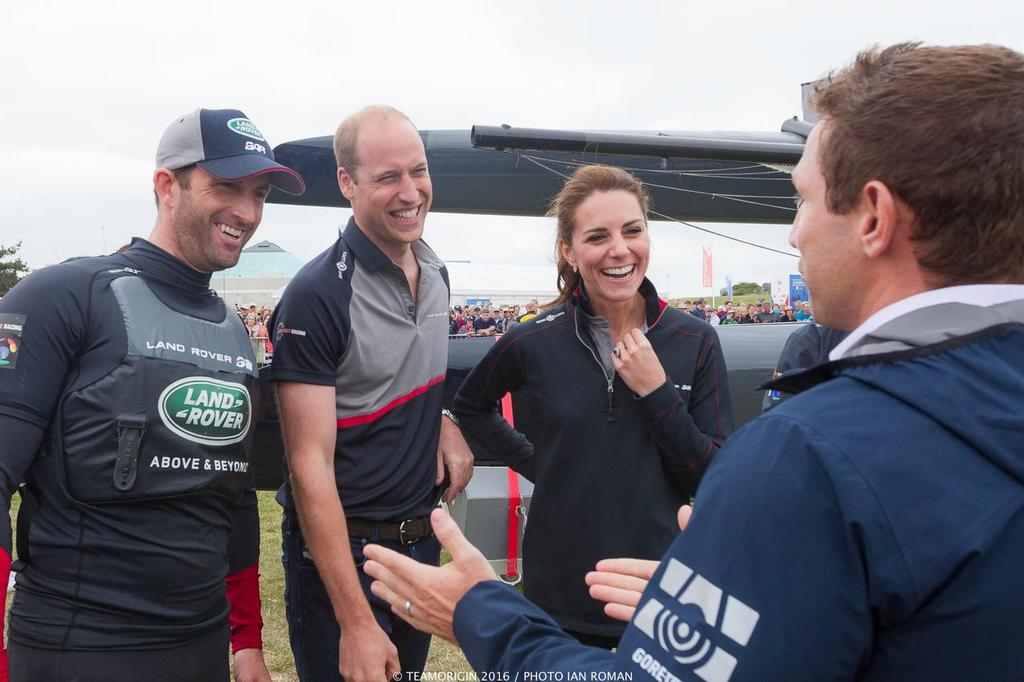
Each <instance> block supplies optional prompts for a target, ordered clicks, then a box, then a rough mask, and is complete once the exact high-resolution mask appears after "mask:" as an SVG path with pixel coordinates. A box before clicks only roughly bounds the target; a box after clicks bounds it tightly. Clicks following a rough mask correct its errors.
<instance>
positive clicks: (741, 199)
mask: <svg viewBox="0 0 1024 682" xmlns="http://www.w3.org/2000/svg"><path fill="white" fill-rule="evenodd" d="M520 156H521V157H522V158H524V159H526V160H527V161H532V162H533V163H535V164H537V165H538V166H541V167H542V168H545V169H546V170H549V171H551V172H553V173H558V171H556V170H554V169H553V168H548V167H547V166H544V165H543V164H541V163H540V162H539V161H538V160H537V158H534V157H532V156H529V155H527V154H522V155H520ZM545 160H546V161H550V162H551V163H561V164H566V165H573V164H570V163H568V162H566V161H555V160H552V159H545ZM583 165H588V164H583ZM589 165H595V166H607V167H609V168H621V166H611V165H610V164H600V163H598V164H589ZM627 170H628V169H627ZM558 175H561V176H562V177H563V178H566V179H568V177H569V176H568V175H566V174H564V173H558ZM644 184H645V185H647V186H648V187H656V188H658V189H667V190H671V191H673V192H685V193H687V194H699V195H701V196H705V197H711V198H712V199H728V200H729V201H735V202H738V203H741V204H751V205H753V206H764V207H765V208H777V209H779V210H781V211H792V212H793V213H796V208H794V207H792V206H779V205H778V204H767V203H764V202H763V201H751V200H750V199H749V198H747V197H762V196H763V195H761V194H723V193H721V192H705V191H703V190H699V189H688V188H686V187H672V186H671V185H658V184H655V183H653V182H644ZM763 198H765V199H780V200H783V201H790V200H792V199H793V197H791V196H788V195H787V196H767V197H763Z"/></svg>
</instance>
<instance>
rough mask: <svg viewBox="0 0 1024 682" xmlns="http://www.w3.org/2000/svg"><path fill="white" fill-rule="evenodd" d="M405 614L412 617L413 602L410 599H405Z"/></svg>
mask: <svg viewBox="0 0 1024 682" xmlns="http://www.w3.org/2000/svg"><path fill="white" fill-rule="evenodd" d="M405 615H406V616H408V617H409V618H412V602H411V601H409V600H408V599H406V600H405Z"/></svg>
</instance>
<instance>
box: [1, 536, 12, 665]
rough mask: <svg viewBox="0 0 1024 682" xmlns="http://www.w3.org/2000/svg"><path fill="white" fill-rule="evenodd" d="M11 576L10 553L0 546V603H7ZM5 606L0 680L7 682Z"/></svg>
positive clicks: (4, 610) (2, 614) (5, 611)
mask: <svg viewBox="0 0 1024 682" xmlns="http://www.w3.org/2000/svg"><path fill="white" fill-rule="evenodd" d="M10 578H11V555H10V554H8V552H7V550H6V549H3V548H0V597H3V601H2V602H0V604H4V605H6V604H7V581H8V580H10ZM6 615H7V607H6V606H4V607H3V608H0V682H7V642H6V641H5V640H4V616H6Z"/></svg>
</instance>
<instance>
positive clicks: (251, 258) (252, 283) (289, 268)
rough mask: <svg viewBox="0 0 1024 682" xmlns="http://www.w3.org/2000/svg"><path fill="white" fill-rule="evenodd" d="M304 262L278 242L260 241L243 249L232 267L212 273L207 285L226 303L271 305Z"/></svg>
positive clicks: (258, 305)
mask: <svg viewBox="0 0 1024 682" xmlns="http://www.w3.org/2000/svg"><path fill="white" fill-rule="evenodd" d="M305 264H306V263H305V261H303V260H302V259H301V258H299V257H298V256H296V255H294V254H291V253H288V252H287V251H285V250H284V249H282V248H281V247H280V246H278V245H277V244H275V243H273V242H268V241H262V242H260V243H258V244H255V245H253V246H250V247H247V248H245V249H243V250H242V255H241V257H240V258H239V259H238V263H237V264H236V265H235V267H233V268H229V269H227V270H222V271H221V272H215V273H214V274H213V277H212V278H211V280H210V287H211V288H212V289H213V290H214V291H216V292H217V293H218V294H219V295H220V296H221V298H223V299H224V300H225V301H227V303H228V305H249V304H255V305H256V306H257V307H262V306H268V307H273V306H274V304H275V303H277V300H276V297H275V294H277V295H278V296H280V294H279V293H278V292H279V291H280V290H282V289H284V287H285V285H287V284H288V282H289V281H290V280H291V278H292V277H294V276H295V273H297V272H298V271H299V268H301V267H302V266H303V265H305Z"/></svg>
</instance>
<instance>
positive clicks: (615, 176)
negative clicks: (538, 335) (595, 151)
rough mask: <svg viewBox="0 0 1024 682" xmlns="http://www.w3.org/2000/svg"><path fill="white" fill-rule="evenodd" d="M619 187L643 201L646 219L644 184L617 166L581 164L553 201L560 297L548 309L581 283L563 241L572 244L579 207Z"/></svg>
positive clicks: (562, 300) (648, 199) (647, 204)
mask: <svg viewBox="0 0 1024 682" xmlns="http://www.w3.org/2000/svg"><path fill="white" fill-rule="evenodd" d="M616 190H620V191H623V192H629V193H630V194H632V195H633V196H634V197H636V200H637V202H638V203H639V204H640V211H641V212H642V213H643V214H644V219H645V220H646V219H647V209H648V207H649V206H650V203H651V202H650V197H649V196H648V194H647V190H646V189H645V188H644V184H643V183H642V182H640V181H639V180H638V179H637V178H636V176H634V175H633V174H631V173H630V172H628V171H625V170H622V169H621V168H617V167H615V166H596V165H591V166H580V167H579V168H577V169H576V171H575V172H574V173H573V174H572V176H571V177H570V178H569V179H568V181H566V183H565V185H564V186H563V187H562V191H561V192H559V193H558V196H556V197H555V199H554V201H552V202H551V208H550V209H549V210H548V216H552V217H554V218H555V219H556V220H557V221H558V231H557V237H556V238H555V262H556V263H557V264H558V297H557V298H556V299H555V300H553V301H551V302H550V303H548V304H547V305H546V306H545V308H550V307H553V306H556V305H559V304H561V303H565V301H567V300H568V299H569V296H571V295H572V292H573V291H575V290H576V288H577V287H578V286H579V284H580V275H579V273H578V272H573V269H572V266H571V265H569V261H567V260H566V259H565V256H564V255H563V254H562V249H561V244H563V243H564V244H571V243H572V233H573V231H574V230H575V229H576V210H577V209H578V208H579V207H580V204H582V203H583V202H584V201H586V200H587V199H588V198H589V197H590V196H591V195H593V194H597V193H598V192H614V191H616Z"/></svg>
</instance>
